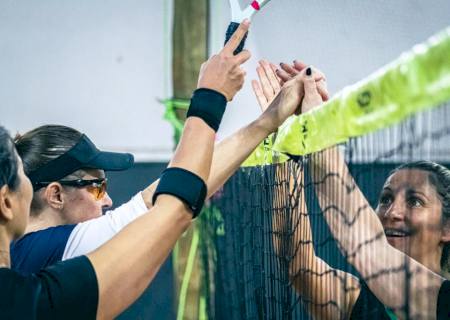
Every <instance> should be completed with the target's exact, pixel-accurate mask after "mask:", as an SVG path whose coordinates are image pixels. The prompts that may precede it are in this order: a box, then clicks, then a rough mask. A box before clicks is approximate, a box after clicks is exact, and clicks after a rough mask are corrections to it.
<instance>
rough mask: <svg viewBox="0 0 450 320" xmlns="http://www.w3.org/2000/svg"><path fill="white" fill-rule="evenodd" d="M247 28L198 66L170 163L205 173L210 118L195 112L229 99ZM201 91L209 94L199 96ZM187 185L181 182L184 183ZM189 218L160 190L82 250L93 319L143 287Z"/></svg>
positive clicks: (111, 313)
mask: <svg viewBox="0 0 450 320" xmlns="http://www.w3.org/2000/svg"><path fill="white" fill-rule="evenodd" d="M247 29H248V22H247V23H243V24H241V26H240V27H239V29H238V30H237V31H236V33H235V35H234V37H232V39H231V40H230V42H228V44H227V45H226V46H225V47H224V49H223V50H222V51H221V52H220V53H219V54H217V55H214V56H213V57H211V58H210V59H209V60H208V61H207V62H206V63H205V64H204V65H203V66H202V70H201V72H200V76H199V82H198V87H199V88H202V89H209V90H207V91H208V92H207V93H206V94H202V95H200V97H199V98H198V99H199V100H196V96H197V97H198V96H199V95H198V94H197V93H198V92H196V94H194V97H193V99H192V103H191V108H190V111H191V110H192V108H193V105H195V107H196V110H197V113H194V116H192V117H189V118H188V119H187V121H186V123H185V128H184V132H183V136H182V138H181V141H180V144H179V145H178V148H177V150H176V152H175V155H174V157H173V159H172V161H171V162H170V164H169V167H170V168H173V167H178V168H182V169H185V170H187V171H189V172H192V173H193V174H195V175H197V176H198V177H199V178H200V179H202V180H206V179H207V178H208V176H209V171H210V164H211V159H212V152H213V144H214V137H215V130H213V128H212V126H211V123H208V124H207V123H206V122H207V121H206V120H208V119H209V120H210V117H209V116H210V114H209V115H208V112H206V113H207V114H206V115H205V116H204V117H202V116H201V113H202V112H201V111H205V110H206V109H205V106H207V105H208V104H211V105H210V107H211V108H218V109H220V108H224V105H225V101H224V102H223V104H222V105H220V104H221V103H220V100H221V99H224V100H225V98H226V100H231V99H232V98H233V96H234V95H235V93H236V92H237V91H238V90H239V89H240V88H241V86H242V83H243V78H244V72H243V70H242V69H241V68H240V65H241V64H242V63H243V62H245V61H246V60H247V59H248V58H249V56H250V54H249V53H248V52H246V51H244V52H242V53H240V54H238V55H236V56H233V51H234V50H235V48H236V47H237V46H238V44H239V43H240V40H241V39H242V37H243V36H244V34H245V33H246V32H247ZM202 92H203V93H204V91H202ZM205 96H208V97H209V98H208V99H204V97H205ZM224 97H225V98H224ZM199 108H200V109H199ZM199 111H200V112H199ZM215 111H218V110H212V112H215ZM205 119H206V120H205ZM219 122H220V121H219ZM215 129H217V128H215ZM190 187H191V186H190V185H186V188H190ZM191 219H192V211H191V209H190V208H189V207H188V206H187V205H186V204H185V202H183V201H180V200H179V199H178V198H177V197H174V196H172V195H168V194H162V195H160V196H159V197H158V198H157V199H156V202H155V204H154V206H153V207H152V209H151V210H150V211H149V213H148V214H144V215H143V216H141V217H140V218H138V219H137V220H135V221H134V222H132V223H130V224H129V225H128V226H127V227H125V228H124V229H123V230H122V231H121V232H120V233H118V234H117V236H115V237H114V238H113V239H112V240H110V241H109V242H107V243H106V244H105V245H103V246H102V247H100V248H99V249H98V250H96V251H95V252H93V253H91V254H89V255H88V258H89V259H90V261H91V263H92V265H93V266H94V269H95V272H96V275H97V279H98V284H99V305H98V312H97V315H98V318H100V319H103V318H108V319H109V318H113V317H115V316H117V314H118V313H120V312H121V311H123V310H124V309H125V308H126V307H127V306H128V305H130V304H131V303H132V302H133V301H134V300H135V299H136V298H137V297H138V296H139V295H140V294H141V293H142V292H143V290H144V289H145V288H146V287H147V286H148V284H149V283H150V281H151V280H152V279H153V277H154V275H155V274H156V272H157V271H158V269H159V268H160V266H161V264H162V263H163V262H164V260H165V259H166V257H167V255H168V254H169V252H170V250H171V249H172V247H173V245H174V244H175V242H176V241H177V239H178V238H179V236H180V235H181V234H182V233H183V232H184V231H185V230H186V229H187V228H188V227H189V225H190V223H191Z"/></svg>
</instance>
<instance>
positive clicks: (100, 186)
mask: <svg viewBox="0 0 450 320" xmlns="http://www.w3.org/2000/svg"><path fill="white" fill-rule="evenodd" d="M107 181H108V179H106V178H101V179H90V180H84V179H77V180H60V181H52V182H58V183H59V184H61V185H63V186H68V187H74V188H86V190H87V191H88V192H89V193H90V194H92V195H93V196H94V198H95V200H101V199H103V197H104V196H105V194H106V187H107ZM52 182H36V183H35V184H34V191H37V190H38V189H40V188H42V187H46V186H48V185H49V184H50V183H52Z"/></svg>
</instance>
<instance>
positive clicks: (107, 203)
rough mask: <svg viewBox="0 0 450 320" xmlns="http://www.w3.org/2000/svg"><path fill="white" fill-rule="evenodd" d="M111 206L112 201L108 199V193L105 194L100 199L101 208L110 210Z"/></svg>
mask: <svg viewBox="0 0 450 320" xmlns="http://www.w3.org/2000/svg"><path fill="white" fill-rule="evenodd" d="M112 205H113V201H112V199H111V198H110V196H109V194H108V193H105V196H104V197H103V199H102V208H103V209H108V208H111V207H112Z"/></svg>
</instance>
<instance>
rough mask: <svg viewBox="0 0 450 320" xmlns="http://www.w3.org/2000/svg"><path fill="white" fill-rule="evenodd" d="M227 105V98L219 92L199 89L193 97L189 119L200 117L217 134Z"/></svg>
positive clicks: (188, 114) (188, 113)
mask: <svg viewBox="0 0 450 320" xmlns="http://www.w3.org/2000/svg"><path fill="white" fill-rule="evenodd" d="M226 105H227V98H226V97H225V96H224V95H223V94H222V93H220V92H219V91H216V90H213V89H209V88H199V89H197V90H195V91H194V93H193V95H192V98H191V104H190V106H189V110H188V112H187V118H189V117H198V118H200V119H202V120H203V121H205V123H206V124H207V125H208V126H210V127H211V128H212V129H213V130H214V131H216V132H217V130H218V129H219V125H220V123H221V121H222V117H223V114H224V112H225V107H226Z"/></svg>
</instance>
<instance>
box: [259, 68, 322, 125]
mask: <svg viewBox="0 0 450 320" xmlns="http://www.w3.org/2000/svg"><path fill="white" fill-rule="evenodd" d="M257 72H258V77H259V81H256V80H253V81H252V86H253V91H254V92H255V95H256V98H257V100H258V103H259V105H260V107H261V109H262V111H263V112H264V113H263V114H262V116H261V117H263V118H264V119H265V120H266V122H267V124H268V126H269V129H270V131H271V132H273V131H275V130H277V128H278V127H279V126H280V125H281V124H282V123H283V122H284V121H285V120H286V119H287V118H288V117H289V116H291V115H292V114H294V113H300V112H306V111H309V110H310V109H312V108H313V107H315V106H317V105H320V104H321V103H322V101H323V98H322V97H323V96H326V97H328V91H327V90H326V83H325V77H324V75H323V73H321V72H320V71H317V70H316V69H314V68H312V67H306V66H303V67H302V68H301V70H300V71H299V70H297V69H296V70H295V71H292V72H293V73H294V72H295V75H293V76H289V78H288V77H287V76H284V74H283V73H287V71H286V70H283V71H282V72H283V73H282V74H281V75H282V76H283V77H284V80H283V79H282V78H281V77H280V76H279V73H280V71H278V72H277V68H276V66H275V65H273V64H270V63H269V62H267V61H265V60H262V61H260V66H258V68H257ZM322 82H323V84H321V83H322Z"/></svg>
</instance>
